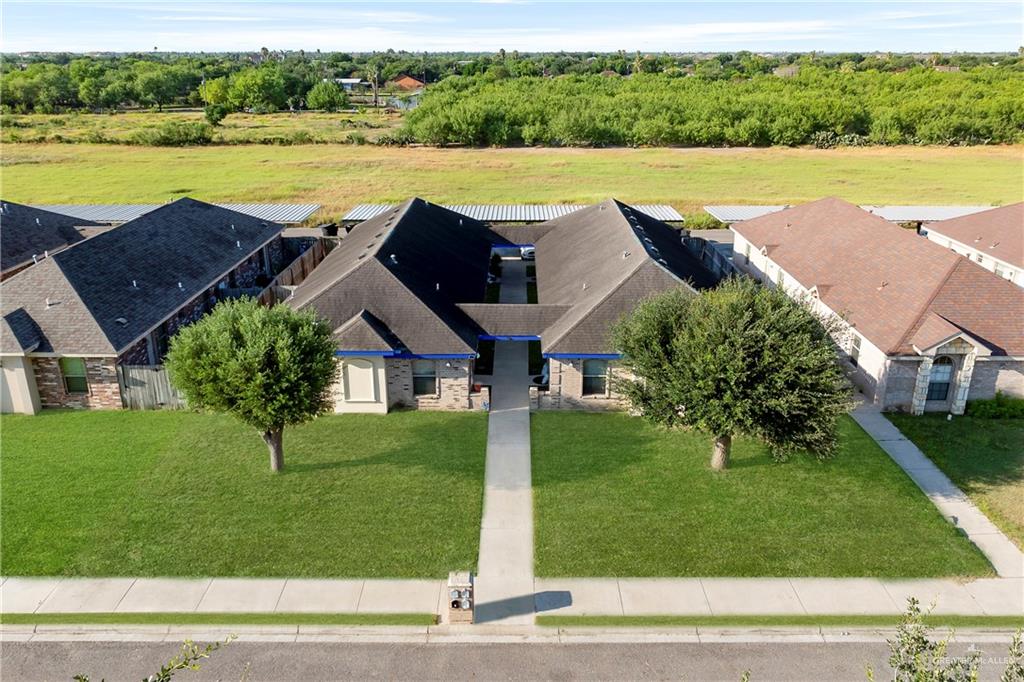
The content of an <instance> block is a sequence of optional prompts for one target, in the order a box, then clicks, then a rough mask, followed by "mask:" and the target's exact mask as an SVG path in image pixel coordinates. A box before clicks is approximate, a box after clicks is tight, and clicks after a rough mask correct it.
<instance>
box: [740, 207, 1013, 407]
mask: <svg viewBox="0 0 1024 682" xmlns="http://www.w3.org/2000/svg"><path fill="white" fill-rule="evenodd" d="M731 227H732V230H733V231H734V232H735V233H736V237H735V242H734V257H733V260H734V263H735V265H736V266H737V267H738V268H739V269H740V270H741V271H744V272H747V273H749V274H750V275H753V276H754V277H757V278H759V279H760V280H762V281H764V282H766V283H769V284H771V285H774V286H781V287H783V288H784V289H785V290H786V292H787V293H789V294H790V295H791V296H793V297H796V298H803V297H809V298H810V300H812V301H813V303H814V305H815V306H816V307H817V308H818V309H819V310H820V311H821V312H822V313H824V314H826V315H836V316H839V317H841V318H842V319H843V320H844V321H845V325H843V326H844V329H843V331H842V332H841V333H840V334H839V336H838V337H837V338H836V342H837V344H838V345H839V347H840V350H841V353H842V355H843V357H844V359H845V360H846V361H847V362H848V363H849V365H850V372H851V379H852V380H853V381H854V383H855V384H857V385H858V386H859V387H860V389H861V390H862V391H863V393H864V394H865V395H866V396H867V397H868V398H869V399H871V400H872V401H874V403H875V404H877V405H879V406H880V407H882V408H883V409H888V410H899V411H907V412H911V413H913V414H921V413H922V412H925V411H942V412H950V413H953V414H963V412H964V408H965V405H966V401H967V400H969V399H979V398H992V397H993V396H994V395H995V393H996V392H997V391H1001V392H1004V393H1006V394H1008V395H1011V396H1015V397H1024V290H1022V289H1021V288H1020V287H1017V286H1014V285H1013V284H1011V283H1010V282H1008V281H1006V280H1005V279H1004V278H1002V277H997V276H996V275H995V274H993V273H992V272H989V271H987V270H985V269H984V268H982V267H980V266H979V265H977V264H976V263H974V262H972V261H969V260H967V259H965V258H963V257H961V256H959V255H957V254H956V253H953V252H952V251H950V250H949V249H947V248H943V247H942V246H940V245H939V244H936V243H934V242H931V241H928V240H927V239H922V238H921V237H919V236H918V235H916V234H915V233H914V232H912V231H909V230H905V229H903V228H900V227H898V226H897V225H895V224H893V223H891V222H889V221H887V220H885V219H883V218H880V217H878V216H876V215H873V214H871V213H869V212H868V211H865V210H863V209H862V208H860V207H858V206H854V205H853V204H849V203H847V202H845V201H842V200H840V199H835V198H828V199H821V200H819V201H815V202H811V203H808V204H804V205H801V206H796V207H793V208H788V209H786V210H782V211H778V212H775V213H770V214H768V215H764V216H762V217H759V218H755V219H753V220H747V221H744V222H739V223H735V224H734V225H732V226H731Z"/></svg>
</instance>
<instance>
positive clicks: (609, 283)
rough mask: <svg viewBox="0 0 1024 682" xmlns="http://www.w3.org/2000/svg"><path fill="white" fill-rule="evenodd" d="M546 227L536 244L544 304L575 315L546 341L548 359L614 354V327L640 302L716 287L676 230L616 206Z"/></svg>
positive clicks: (552, 330) (714, 279)
mask: <svg viewBox="0 0 1024 682" xmlns="http://www.w3.org/2000/svg"><path fill="white" fill-rule="evenodd" d="M547 225H549V226H552V227H553V229H551V230H550V231H549V232H548V233H547V234H546V235H545V236H544V237H542V238H541V239H539V240H538V241H537V285H538V300H539V302H540V303H544V304H559V305H566V306H571V309H570V310H569V312H568V313H566V314H565V315H564V316H563V317H562V318H561V319H560V320H558V321H557V322H555V323H554V324H553V325H552V326H551V327H549V328H548V329H547V330H545V332H544V334H543V335H542V337H543V339H542V345H543V350H544V352H545V353H606V352H610V351H611V350H612V349H611V345H610V342H609V339H608V334H609V332H610V329H611V327H612V325H614V324H615V323H616V322H617V321H618V320H619V319H620V318H621V317H622V316H623V315H625V314H626V313H628V312H629V311H630V310H632V309H633V307H634V306H635V305H636V303H637V302H639V301H640V300H642V299H644V298H647V297H649V296H651V295H653V294H655V293H658V292H661V291H664V290H666V289H669V288H672V287H676V286H689V287H691V288H693V289H702V288H708V287H712V286H714V285H715V284H717V277H716V276H715V275H714V274H713V273H712V272H711V271H709V270H708V269H707V268H705V267H704V266H703V265H702V264H701V263H700V261H698V260H697V259H696V258H694V257H693V256H692V255H690V253H689V252H688V251H687V250H686V248H685V247H684V246H683V245H682V241H681V235H680V233H679V231H678V230H675V229H673V228H672V227H670V226H669V225H666V224H665V223H663V222H661V221H659V220H655V219H654V218H651V217H649V216H647V215H646V214H644V213H641V212H640V211H637V210H634V209H632V208H631V207H629V206H627V205H625V204H622V203H619V202H618V201H615V200H613V199H609V200H608V201H605V202H603V203H601V204H598V205H596V206H591V207H589V208H585V209H583V210H580V211H576V212H575V213H571V214H569V215H566V216H563V217H561V218H556V219H555V220H552V221H550V222H549V223H547Z"/></svg>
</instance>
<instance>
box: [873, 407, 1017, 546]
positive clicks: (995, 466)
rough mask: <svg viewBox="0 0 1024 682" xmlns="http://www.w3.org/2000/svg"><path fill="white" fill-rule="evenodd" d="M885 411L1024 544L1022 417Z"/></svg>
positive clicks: (996, 520)
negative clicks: (996, 417) (919, 414)
mask: <svg viewBox="0 0 1024 682" xmlns="http://www.w3.org/2000/svg"><path fill="white" fill-rule="evenodd" d="M887 416H888V418H889V419H890V420H892V422H893V423H894V424H895V425H896V427H897V428H899V430H900V431H902V432H903V434H904V435H905V436H906V437H907V438H909V439H910V440H912V441H914V444H915V445H917V446H918V447H919V448H921V450H922V451H923V452H924V453H925V454H926V455H928V457H929V458H931V460H932V461H933V462H935V464H937V465H938V467H939V468H940V469H942V471H943V472H945V474H946V475H947V476H949V478H950V479H951V480H952V481H953V482H954V483H956V484H957V486H959V487H960V489H961V490H963V491H964V492H965V493H967V495H968V497H970V498H971V500H973V502H974V503H975V504H976V505H978V508H979V509H981V511H983V512H984V513H985V515H986V516H988V517H989V518H990V519H992V522H993V523H995V524H996V525H997V526H999V528H1000V529H1002V531H1003V532H1004V533H1006V535H1007V536H1008V537H1010V538H1011V539H1012V540H1013V541H1014V542H1016V543H1017V545H1018V546H1019V547H1021V548H1022V549H1024V419H979V418H977V417H955V418H954V419H953V420H952V421H946V415H944V414H926V415H923V416H920V417H912V416H910V415H905V414H892V415H887Z"/></svg>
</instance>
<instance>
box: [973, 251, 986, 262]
mask: <svg viewBox="0 0 1024 682" xmlns="http://www.w3.org/2000/svg"><path fill="white" fill-rule="evenodd" d="M974 260H976V261H978V262H979V263H984V262H985V258H984V257H983V256H982V255H981V254H980V253H979V254H978V255H977V256H975V257H974Z"/></svg>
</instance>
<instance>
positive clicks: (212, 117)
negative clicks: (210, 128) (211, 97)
mask: <svg viewBox="0 0 1024 682" xmlns="http://www.w3.org/2000/svg"><path fill="white" fill-rule="evenodd" d="M203 113H204V114H206V120H207V121H208V122H209V123H210V125H214V126H216V125H220V122H221V121H223V120H224V117H225V116H227V115H228V108H227V107H226V106H224V105H223V104H207V105H206V108H204V109H203Z"/></svg>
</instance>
